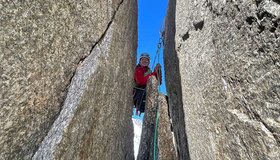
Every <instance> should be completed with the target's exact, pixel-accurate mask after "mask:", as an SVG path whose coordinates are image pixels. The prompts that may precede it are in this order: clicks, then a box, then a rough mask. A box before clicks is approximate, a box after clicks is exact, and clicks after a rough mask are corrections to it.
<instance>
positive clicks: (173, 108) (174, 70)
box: [164, 0, 189, 160]
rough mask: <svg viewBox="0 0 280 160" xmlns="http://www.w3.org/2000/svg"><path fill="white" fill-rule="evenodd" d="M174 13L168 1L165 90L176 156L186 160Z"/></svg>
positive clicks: (170, 2)
mask: <svg viewBox="0 0 280 160" xmlns="http://www.w3.org/2000/svg"><path fill="white" fill-rule="evenodd" d="M175 11H176V0H169V4H168V10H167V14H166V17H165V27H164V28H165V37H164V45H165V46H164V68H165V70H166V71H165V79H166V81H165V83H166V90H167V92H168V100H169V111H170V116H171V117H172V125H173V130H174V136H175V140H176V150H177V154H178V157H179V158H180V159H183V160H188V159H189V153H188V140H187V136H186V131H185V130H186V129H185V121H184V119H185V118H184V117H185V115H184V111H183V102H182V89H181V75H180V70H179V59H178V56H177V53H176V50H175V40H174V38H175V32H176V28H175V18H176V17H175ZM169 69H170V70H169Z"/></svg>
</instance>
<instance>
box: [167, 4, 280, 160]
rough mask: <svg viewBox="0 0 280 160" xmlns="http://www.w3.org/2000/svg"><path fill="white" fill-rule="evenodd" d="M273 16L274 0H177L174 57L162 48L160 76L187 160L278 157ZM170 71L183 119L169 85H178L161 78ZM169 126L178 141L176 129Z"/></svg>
mask: <svg viewBox="0 0 280 160" xmlns="http://www.w3.org/2000/svg"><path fill="white" fill-rule="evenodd" d="M173 9H175V7H174V6H173ZM279 13H280V5H279V1H275V0H256V1H226V0H215V1H214V0H206V1H198V0H177V2H176V14H175V19H176V21H175V24H174V25H175V27H176V34H175V52H172V48H174V46H173V44H172V43H166V46H165V49H166V50H170V52H167V51H165V71H166V72H165V73H166V81H167V92H168V94H169V97H170V107H172V108H171V110H173V111H172V119H176V118H177V117H176V116H180V117H181V118H182V117H184V121H185V126H186V129H185V132H186V135H187V141H188V148H189V155H190V159H195V160H200V159H220V160H224V159H254V160H255V159H273V160H277V159H280V107H279V106H280V85H279V84H280V53H279V51H280V38H279V36H280V29H279V28H280V27H279V26H280V22H279V16H280V14H279ZM166 23H169V24H170V23H171V24H170V25H172V23H173V22H172V19H168V20H167V22H166ZM173 27H174V26H173ZM170 28H172V27H170ZM170 28H169V30H170ZM166 33H167V34H168V31H166ZM167 36H168V35H167ZM173 38H174V37H172V36H170V37H169V38H168V39H166V41H173V40H174V39H173ZM168 54H175V55H173V56H174V58H173V59H172V58H167V57H170V55H168ZM177 58H178V59H177ZM176 65H179V72H177V71H176V73H178V74H180V75H179V76H178V77H180V78H181V83H179V84H177V85H178V86H180V85H181V91H182V102H183V103H182V104H183V113H184V116H182V115H180V113H179V112H178V110H180V109H181V105H180V104H177V103H178V99H180V98H178V96H174V95H173V94H177V95H179V96H180V93H178V92H176V91H179V90H180V89H178V90H176V89H173V88H172V87H173V86H172V85H171V84H172V83H174V82H175V83H177V82H180V81H179V80H176V81H174V79H173V78H174V77H171V76H168V75H173V74H174V69H173V68H172V67H168V66H176ZM178 77H177V78H178ZM174 97H175V99H174ZM179 102H180V101H179ZM174 108H176V109H174ZM174 110H177V113H176V112H175V111H174ZM173 123H174V132H178V131H179V133H175V135H176V134H177V136H176V138H177V140H176V141H177V143H178V141H179V140H178V134H182V130H181V129H178V128H177V129H176V128H175V127H176V126H177V127H178V126H179V125H178V124H176V123H180V122H178V121H175V122H174V120H173ZM185 140H186V139H185ZM177 146H178V147H180V145H178V144H177ZM183 147H185V146H183ZM178 150H180V148H178ZM181 156H182V155H181V154H180V152H179V158H180V159H184V158H182V157H181Z"/></svg>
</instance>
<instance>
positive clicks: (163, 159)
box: [158, 94, 178, 160]
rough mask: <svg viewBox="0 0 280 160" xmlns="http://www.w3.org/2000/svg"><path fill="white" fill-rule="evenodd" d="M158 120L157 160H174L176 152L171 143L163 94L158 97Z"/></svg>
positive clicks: (171, 138) (168, 120) (171, 137)
mask: <svg viewBox="0 0 280 160" xmlns="http://www.w3.org/2000/svg"><path fill="white" fill-rule="evenodd" d="M158 103H159V107H160V108H159V116H158V117H159V118H158V159H160V160H176V159H178V157H176V150H175V145H174V143H173V133H172V130H171V123H170V119H169V115H168V105H167V101H166V98H165V96H164V95H163V94H160V95H159V97H158Z"/></svg>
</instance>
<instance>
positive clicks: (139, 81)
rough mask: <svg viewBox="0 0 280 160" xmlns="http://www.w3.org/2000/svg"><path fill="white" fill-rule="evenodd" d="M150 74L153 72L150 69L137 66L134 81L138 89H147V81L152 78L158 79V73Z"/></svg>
mask: <svg viewBox="0 0 280 160" xmlns="http://www.w3.org/2000/svg"><path fill="white" fill-rule="evenodd" d="M146 72H147V73H146ZM148 72H151V70H150V68H149V67H143V66H140V65H137V66H136V68H135V72H134V80H135V82H136V86H137V87H146V85H147V81H148V79H149V77H150V76H155V77H157V73H156V72H152V73H148Z"/></svg>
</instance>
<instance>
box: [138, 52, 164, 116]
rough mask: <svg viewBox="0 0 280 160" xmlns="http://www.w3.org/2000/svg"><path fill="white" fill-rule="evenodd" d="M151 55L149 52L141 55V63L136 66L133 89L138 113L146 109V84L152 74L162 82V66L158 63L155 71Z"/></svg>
mask: <svg viewBox="0 0 280 160" xmlns="http://www.w3.org/2000/svg"><path fill="white" fill-rule="evenodd" d="M149 64H150V56H149V54H148V53H142V54H141V55H140V59H139V64H138V65H137V66H136V68H135V71H134V81H135V87H134V89H133V102H134V107H136V115H138V111H139V112H140V115H141V113H143V112H144V111H145V100H146V85H147V81H148V79H149V77H150V76H155V77H156V78H157V79H158V80H159V82H160V84H161V66H160V64H157V65H156V67H155V69H154V72H152V71H151V69H150V67H149Z"/></svg>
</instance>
